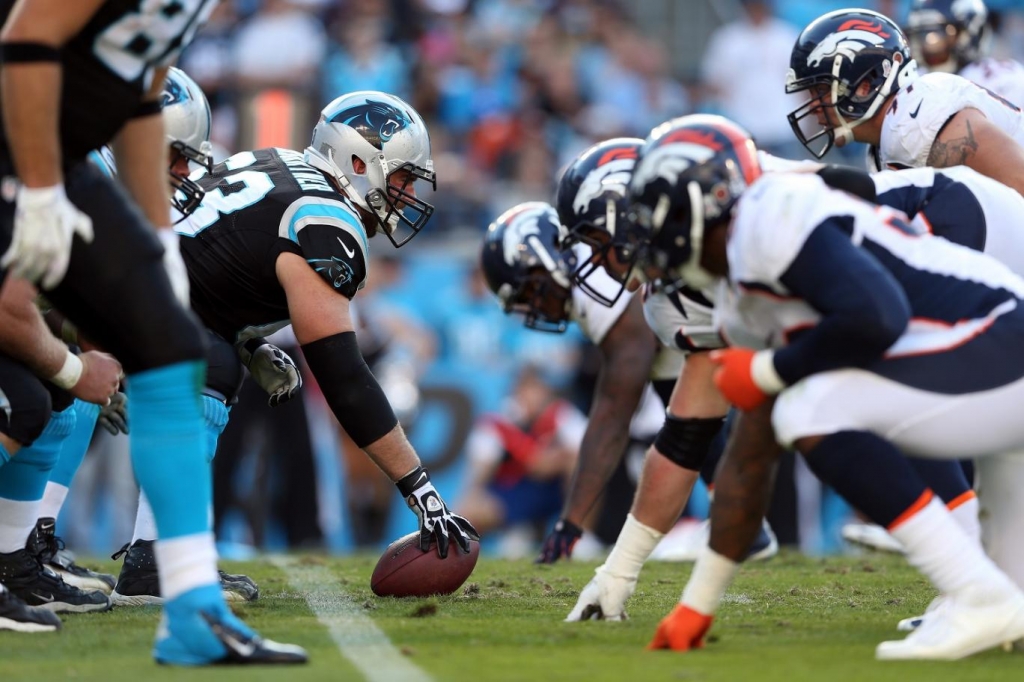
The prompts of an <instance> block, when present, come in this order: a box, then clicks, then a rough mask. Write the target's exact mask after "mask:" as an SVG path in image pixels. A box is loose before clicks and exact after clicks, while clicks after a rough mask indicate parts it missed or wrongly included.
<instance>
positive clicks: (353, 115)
mask: <svg viewBox="0 0 1024 682" xmlns="http://www.w3.org/2000/svg"><path fill="white" fill-rule="evenodd" d="M330 121H331V122H332V123H335V122H337V123H344V124H345V125H347V126H351V127H352V128H355V129H356V130H357V131H359V134H360V135H362V136H363V138H365V139H366V141H367V142H369V143H370V144H372V145H373V146H374V147H376V148H377V149H381V148H382V145H383V144H384V143H385V142H387V141H388V140H390V139H391V138H392V137H394V136H395V134H397V133H398V131H400V130H404V129H405V128H408V127H409V126H411V125H412V117H411V116H409V114H408V113H406V112H404V111H402V110H401V109H399V108H398V107H396V106H394V105H393V104H388V103H386V102H380V101H377V100H373V99H368V100H366V103H365V104H360V105H357V106H354V107H347V108H345V109H343V110H341V111H339V112H338V113H336V114H335V115H334V116H332V117H331V118H330Z"/></svg>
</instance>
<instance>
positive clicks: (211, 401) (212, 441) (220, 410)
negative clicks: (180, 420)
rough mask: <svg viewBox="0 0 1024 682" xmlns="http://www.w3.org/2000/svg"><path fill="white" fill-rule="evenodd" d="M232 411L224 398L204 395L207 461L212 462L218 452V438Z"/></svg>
mask: <svg viewBox="0 0 1024 682" xmlns="http://www.w3.org/2000/svg"><path fill="white" fill-rule="evenodd" d="M230 411H231V408H229V407H228V406H227V405H225V404H224V401H223V400H217V399H216V398H211V397H210V396H208V395H204V396H203V422H204V423H205V424H206V462H207V463H208V464H209V463H212V462H213V458H214V456H216V454H217V440H218V439H219V438H220V434H222V433H224V428H225V427H226V426H227V425H228V414H229V412H230Z"/></svg>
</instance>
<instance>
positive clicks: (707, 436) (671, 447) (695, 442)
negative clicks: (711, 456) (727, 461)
mask: <svg viewBox="0 0 1024 682" xmlns="http://www.w3.org/2000/svg"><path fill="white" fill-rule="evenodd" d="M724 423H725V417H710V418H706V419H698V418H679V417H673V416H672V415H671V414H666V415H665V424H664V425H663V426H662V427H661V431H658V435H657V437H655V439H654V447H655V448H657V450H658V452H660V453H661V454H662V455H664V456H665V457H666V458H667V459H668V460H669V461H671V462H672V463H674V464H677V465H679V466H681V467H682V468H684V469H691V470H693V471H700V469H701V466H702V465H703V464H704V460H706V459H707V457H708V450H709V449H710V447H711V441H713V440H714V439H715V436H717V435H718V432H719V431H721V430H722V424H724Z"/></svg>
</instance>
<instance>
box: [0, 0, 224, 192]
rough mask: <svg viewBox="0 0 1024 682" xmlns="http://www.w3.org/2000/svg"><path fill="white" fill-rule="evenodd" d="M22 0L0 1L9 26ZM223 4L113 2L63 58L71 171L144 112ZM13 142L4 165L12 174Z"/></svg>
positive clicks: (64, 144)
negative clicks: (160, 76) (159, 75)
mask: <svg viewBox="0 0 1024 682" xmlns="http://www.w3.org/2000/svg"><path fill="white" fill-rule="evenodd" d="M14 3H15V0H0V15H2V17H3V19H4V20H6V18H7V15H8V14H9V13H10V11H11V8H12V7H13V6H14ZM216 4H217V0H108V1H107V2H105V3H104V4H103V5H102V6H101V7H100V9H99V10H98V11H97V12H96V14H95V15H94V16H93V17H92V19H90V20H89V23H87V24H86V25H85V27H84V28H83V29H82V31H81V32H79V33H78V35H76V36H75V37H73V38H72V39H71V40H70V41H69V42H68V43H67V44H66V45H65V46H64V48H63V50H62V52H61V65H62V67H63V70H64V74H63V80H62V86H61V87H62V90H61V111H60V135H61V148H62V153H63V161H64V164H65V166H70V165H72V164H74V163H77V162H78V161H81V160H82V159H83V158H85V155H86V154H88V153H89V152H90V151H91V150H93V149H97V148H99V147H102V146H103V145H105V144H107V143H108V142H110V140H111V139H112V138H113V137H114V135H116V134H117V132H118V131H119V130H120V129H121V126H123V125H124V122H125V121H127V120H128V119H129V118H130V117H131V115H132V114H133V113H134V112H135V111H136V110H137V109H138V107H139V104H140V102H141V101H142V96H143V94H145V92H146V91H147V90H148V89H149V87H150V84H151V82H152V80H153V72H154V70H155V69H156V68H158V67H162V66H169V65H171V64H174V62H175V61H176V60H177V58H178V54H179V53H180V52H181V50H182V49H183V48H184V47H185V46H186V45H188V43H189V42H190V41H191V40H192V37H193V36H194V35H195V32H196V30H198V28H199V27H200V26H201V25H202V23H203V22H204V21H205V20H206V18H207V16H209V14H210V12H211V11H212V10H213V8H214V6H215V5H216ZM9 156H10V155H9V152H8V151H7V142H6V137H5V136H4V137H3V139H0V159H2V160H3V165H5V166H6V168H3V169H0V170H2V171H3V172H4V173H9V172H10V171H11V168H10V160H9Z"/></svg>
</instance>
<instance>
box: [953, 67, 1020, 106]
mask: <svg viewBox="0 0 1024 682" xmlns="http://www.w3.org/2000/svg"><path fill="white" fill-rule="evenodd" d="M960 75H961V76H963V77H964V78H966V79H967V80H969V81H973V82H975V83H977V84H978V85H980V86H981V87H983V88H987V89H988V90H991V91H992V92H994V93H996V94H997V95H999V96H1000V97H1002V98H1004V99H1007V100H1009V101H1011V102H1013V103H1014V104H1016V105H1017V106H1018V107H1024V65H1022V64H1021V63H1020V62H1018V61H1016V60H1015V59H993V58H991V57H988V58H986V59H980V60H978V61H976V62H974V63H972V64H968V65H967V66H965V67H964V68H963V70H962V71H961V72H960Z"/></svg>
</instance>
